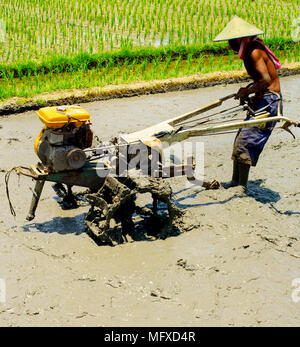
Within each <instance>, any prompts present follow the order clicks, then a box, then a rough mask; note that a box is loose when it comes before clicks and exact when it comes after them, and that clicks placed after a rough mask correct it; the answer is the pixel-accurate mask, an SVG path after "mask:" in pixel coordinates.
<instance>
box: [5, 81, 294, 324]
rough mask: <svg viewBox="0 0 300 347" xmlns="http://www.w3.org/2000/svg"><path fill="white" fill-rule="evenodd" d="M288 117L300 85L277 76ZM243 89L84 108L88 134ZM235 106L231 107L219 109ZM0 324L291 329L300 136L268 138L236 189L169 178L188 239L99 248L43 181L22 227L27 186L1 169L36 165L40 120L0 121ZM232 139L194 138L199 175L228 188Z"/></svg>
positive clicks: (142, 122) (134, 126)
mask: <svg viewBox="0 0 300 347" xmlns="http://www.w3.org/2000/svg"><path fill="white" fill-rule="evenodd" d="M281 83H282V91H283V96H284V109H285V115H286V116H288V117H291V118H294V119H298V120H300V114H299V107H298V105H299V102H300V96H299V88H300V77H299V76H294V77H286V78H282V82H281ZM239 87H240V85H230V86H218V87H213V88H205V89H198V90H192V91H184V92H174V93H167V94H163V95H161V94H160V95H150V96H141V97H133V98H128V99H117V100H108V101H103V102H94V103H88V104H83V105H82V106H83V107H85V108H86V109H87V110H88V111H90V113H91V115H92V119H93V129H94V132H95V133H96V134H97V135H98V136H99V137H100V138H102V139H108V138H110V137H111V136H115V135H116V134H117V133H119V132H132V131H135V130H139V129H142V128H144V127H146V126H150V125H152V124H154V123H157V122H160V121H162V120H164V119H168V118H171V117H174V116H176V115H180V114H182V113H184V112H187V111H189V110H192V109H194V108H197V107H199V106H201V105H204V104H207V103H208V102H210V101H213V100H215V99H217V98H219V97H221V96H224V95H227V94H230V93H233V92H235V91H236V90H237V89H238V88H239ZM231 105H234V101H228V102H227V103H226V105H225V106H226V107H230V106H231ZM0 125H1V126H2V128H1V129H0V138H1V139H0V144H1V152H0V169H1V173H0V190H1V200H2V203H1V210H0V278H2V279H5V282H6V302H5V303H2V302H0V325H1V326H8V325H14V326H15V325H22V326H40V325H49V326H53V325H63V326H69V325H73V326H74V325H76V326H84V325H87V326H89V325H93V326H95V325H100V326H103V325H104V326H105V325H106V326H210V325H221V326H234V325H237V326H240V325H249V326H250V325H255V326H256V325H264V326H270V325H289V326H294V325H299V309H300V306H299V305H300V302H298V303H296V302H294V301H293V300H292V292H293V289H295V288H293V287H292V281H293V279H295V278H299V277H300V242H299V239H300V229H299V221H300V204H299V202H300V195H299V191H300V180H299V177H298V176H299V167H300V165H299V164H300V156H299V146H300V131H299V130H298V129H296V130H295V131H294V132H295V135H296V137H297V139H296V140H295V141H293V139H292V138H291V136H290V135H289V134H287V133H282V132H280V131H276V132H274V134H273V135H272V137H271V139H270V141H269V143H268V144H267V147H266V149H265V151H264V152H263V154H262V156H261V159H260V162H259V164H258V166H257V167H256V168H253V169H252V171H251V173H250V184H249V193H248V195H244V194H242V192H241V191H240V189H239V188H232V189H228V190H224V189H222V190H219V191H203V189H201V188H199V187H191V186H188V185H187V184H186V181H185V179H183V178H176V179H173V180H172V187H173V190H174V193H175V194H174V199H175V201H176V204H177V206H179V207H180V208H181V209H182V210H184V211H185V212H186V213H185V217H184V225H183V229H184V231H185V232H183V233H182V234H180V235H179V236H176V237H170V238H168V239H166V240H156V241H151V242H150V241H139V242H129V243H126V244H123V245H120V246H116V247H109V246H101V247H99V246H98V245H97V244H96V243H95V242H94V241H93V240H92V239H91V238H90V237H89V236H88V235H87V234H86V233H85V227H84V223H83V218H84V215H85V213H86V212H87V208H88V207H86V206H82V207H80V208H78V209H76V210H72V211H70V210H62V209H61V208H60V205H59V204H58V201H57V198H56V197H55V194H54V191H53V190H52V187H51V184H50V183H47V184H46V185H45V189H44V192H43V195H42V199H41V201H40V204H39V207H38V210H37V217H36V219H35V220H34V221H32V222H25V221H24V219H25V217H26V214H27V212H28V208H29V204H30V200H31V194H32V193H31V191H30V187H33V182H32V181H31V179H29V178H24V177H22V178H20V180H18V179H17V177H15V176H12V178H11V181H10V194H11V198H12V202H13V205H14V207H15V210H16V212H17V217H16V218H13V217H12V216H11V215H10V211H9V207H8V204H7V201H6V198H5V185H4V171H5V170H8V169H10V168H11V167H13V166H15V165H20V164H22V165H30V164H33V163H35V162H36V161H37V158H36V156H35V154H34V151H33V143H34V140H35V137H36V136H37V134H38V132H39V130H40V128H41V123H40V121H39V120H38V118H37V116H36V114H35V113H34V112H27V113H24V114H19V115H15V116H9V117H7V118H1V120H0ZM233 137H234V134H231V135H226V136H220V135H218V136H211V137H203V138H201V141H204V144H205V166H204V167H205V176H206V178H208V179H211V178H216V179H218V180H220V181H228V180H229V179H230V176H231V165H232V163H231V160H230V154H231V147H232V141H233Z"/></svg>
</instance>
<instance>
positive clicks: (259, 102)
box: [232, 92, 282, 166]
mask: <svg viewBox="0 0 300 347" xmlns="http://www.w3.org/2000/svg"><path fill="white" fill-rule="evenodd" d="M281 99H282V97H281V94H277V93H273V92H268V93H266V94H264V95H262V96H255V97H254V98H253V100H252V101H251V104H249V106H250V107H251V108H252V109H253V111H257V110H259V109H261V108H263V107H264V106H267V105H269V104H270V105H269V106H268V107H267V108H266V109H265V111H267V112H269V113H270V115H269V117H276V116H278V115H281V114H282V100H281ZM251 119H253V117H252V116H251V115H250V114H249V113H248V114H247V117H246V119H245V120H251ZM275 125H276V121H275V122H268V123H266V124H265V125H264V126H263V127H257V126H255V127H250V128H242V129H239V130H238V132H237V134H236V137H235V140H234V144H233V152H232V159H233V160H236V161H238V162H240V163H243V164H248V165H252V166H256V164H257V161H258V158H259V156H260V154H261V152H262V150H263V149H264V146H265V144H266V143H267V141H268V139H269V137H270V135H271V133H272V131H273V129H274V127H275Z"/></svg>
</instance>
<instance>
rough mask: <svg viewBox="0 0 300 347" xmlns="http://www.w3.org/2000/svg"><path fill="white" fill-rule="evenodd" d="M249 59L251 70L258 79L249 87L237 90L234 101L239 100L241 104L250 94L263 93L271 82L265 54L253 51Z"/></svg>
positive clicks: (258, 50) (260, 51)
mask: <svg viewBox="0 0 300 347" xmlns="http://www.w3.org/2000/svg"><path fill="white" fill-rule="evenodd" d="M251 59H252V61H253V69H254V71H255V73H256V74H257V75H258V76H260V78H259V79H258V81H256V82H255V83H254V84H253V85H252V86H251V87H249V88H240V89H239V91H238V92H237V95H236V99H240V100H241V102H243V101H244V100H245V99H246V98H247V97H248V96H249V95H250V94H253V93H257V92H264V91H265V90H266V89H267V88H268V86H269V85H270V84H271V82H272V79H271V77H270V74H269V71H268V68H267V64H266V59H267V57H266V53H265V52H264V51H262V50H260V49H254V50H253V51H252V52H251Z"/></svg>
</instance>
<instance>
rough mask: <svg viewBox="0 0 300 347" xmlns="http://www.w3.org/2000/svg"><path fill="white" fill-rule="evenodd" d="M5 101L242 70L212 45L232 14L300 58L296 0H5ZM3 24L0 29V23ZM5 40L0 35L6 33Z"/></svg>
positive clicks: (0, 74) (0, 86) (1, 69)
mask: <svg viewBox="0 0 300 347" xmlns="http://www.w3.org/2000/svg"><path fill="white" fill-rule="evenodd" d="M0 5H1V8H2V13H1V19H2V20H4V21H5V41H4V42H2V43H1V42H0V99H1V100H5V99H7V98H10V97H13V96H25V97H28V96H32V95H34V94H38V93H41V92H48V91H53V90H57V89H74V88H87V87H93V86H104V85H107V84H119V83H130V82H136V81H139V80H149V79H162V78H169V77H176V76H183V75H190V74H194V73H196V72H201V73H206V72H210V71H218V70H233V69H240V68H242V65H241V62H240V61H238V60H237V59H236V57H234V56H233V55H232V52H231V51H230V50H229V49H228V47H227V44H226V43H217V44H216V43H213V42H212V39H213V38H214V37H215V36H216V34H217V33H219V32H220V31H221V30H222V29H223V28H224V26H225V24H226V23H227V22H228V20H229V19H230V17H231V16H232V15H234V14H236V15H239V16H241V17H242V18H244V19H245V20H247V21H249V22H252V23H255V25H256V26H258V27H259V28H261V29H263V30H264V31H265V36H264V38H265V40H264V41H265V43H266V44H268V45H269V46H270V48H271V49H272V50H273V51H275V52H276V53H277V54H279V55H280V58H281V60H283V61H286V62H292V61H299V60H300V59H299V58H300V54H299V44H296V43H294V42H293V41H292V38H291V36H292V35H291V27H292V22H293V20H294V18H296V17H297V16H299V15H300V4H299V1H298V0H290V1H288V2H287V1H283V0H277V1H276V2H273V1H270V0H252V1H248V0H247V1H246V0H239V1H238V0H172V1H171V0H149V1H146V0H122V1H114V0H102V1H96V0H86V1H85V2H80V1H79V0H38V1H36V0H0ZM0 29H1V26H0ZM0 37H2V36H1V35H0Z"/></svg>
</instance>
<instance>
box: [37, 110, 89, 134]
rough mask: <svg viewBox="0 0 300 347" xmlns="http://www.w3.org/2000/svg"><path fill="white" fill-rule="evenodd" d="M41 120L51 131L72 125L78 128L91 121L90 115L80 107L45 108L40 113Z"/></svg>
mask: <svg viewBox="0 0 300 347" xmlns="http://www.w3.org/2000/svg"><path fill="white" fill-rule="evenodd" d="M38 116H39V119H40V120H41V121H42V122H43V123H44V124H45V125H46V126H47V127H48V128H51V129H58V128H61V127H63V126H64V125H66V124H69V123H72V124H74V125H75V126H76V127H77V128H79V127H80V126H81V125H83V124H84V123H85V122H87V121H89V120H91V117H90V114H89V113H88V112H87V111H86V110H85V109H84V108H82V107H80V106H52V107H43V108H41V109H39V111H38Z"/></svg>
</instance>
